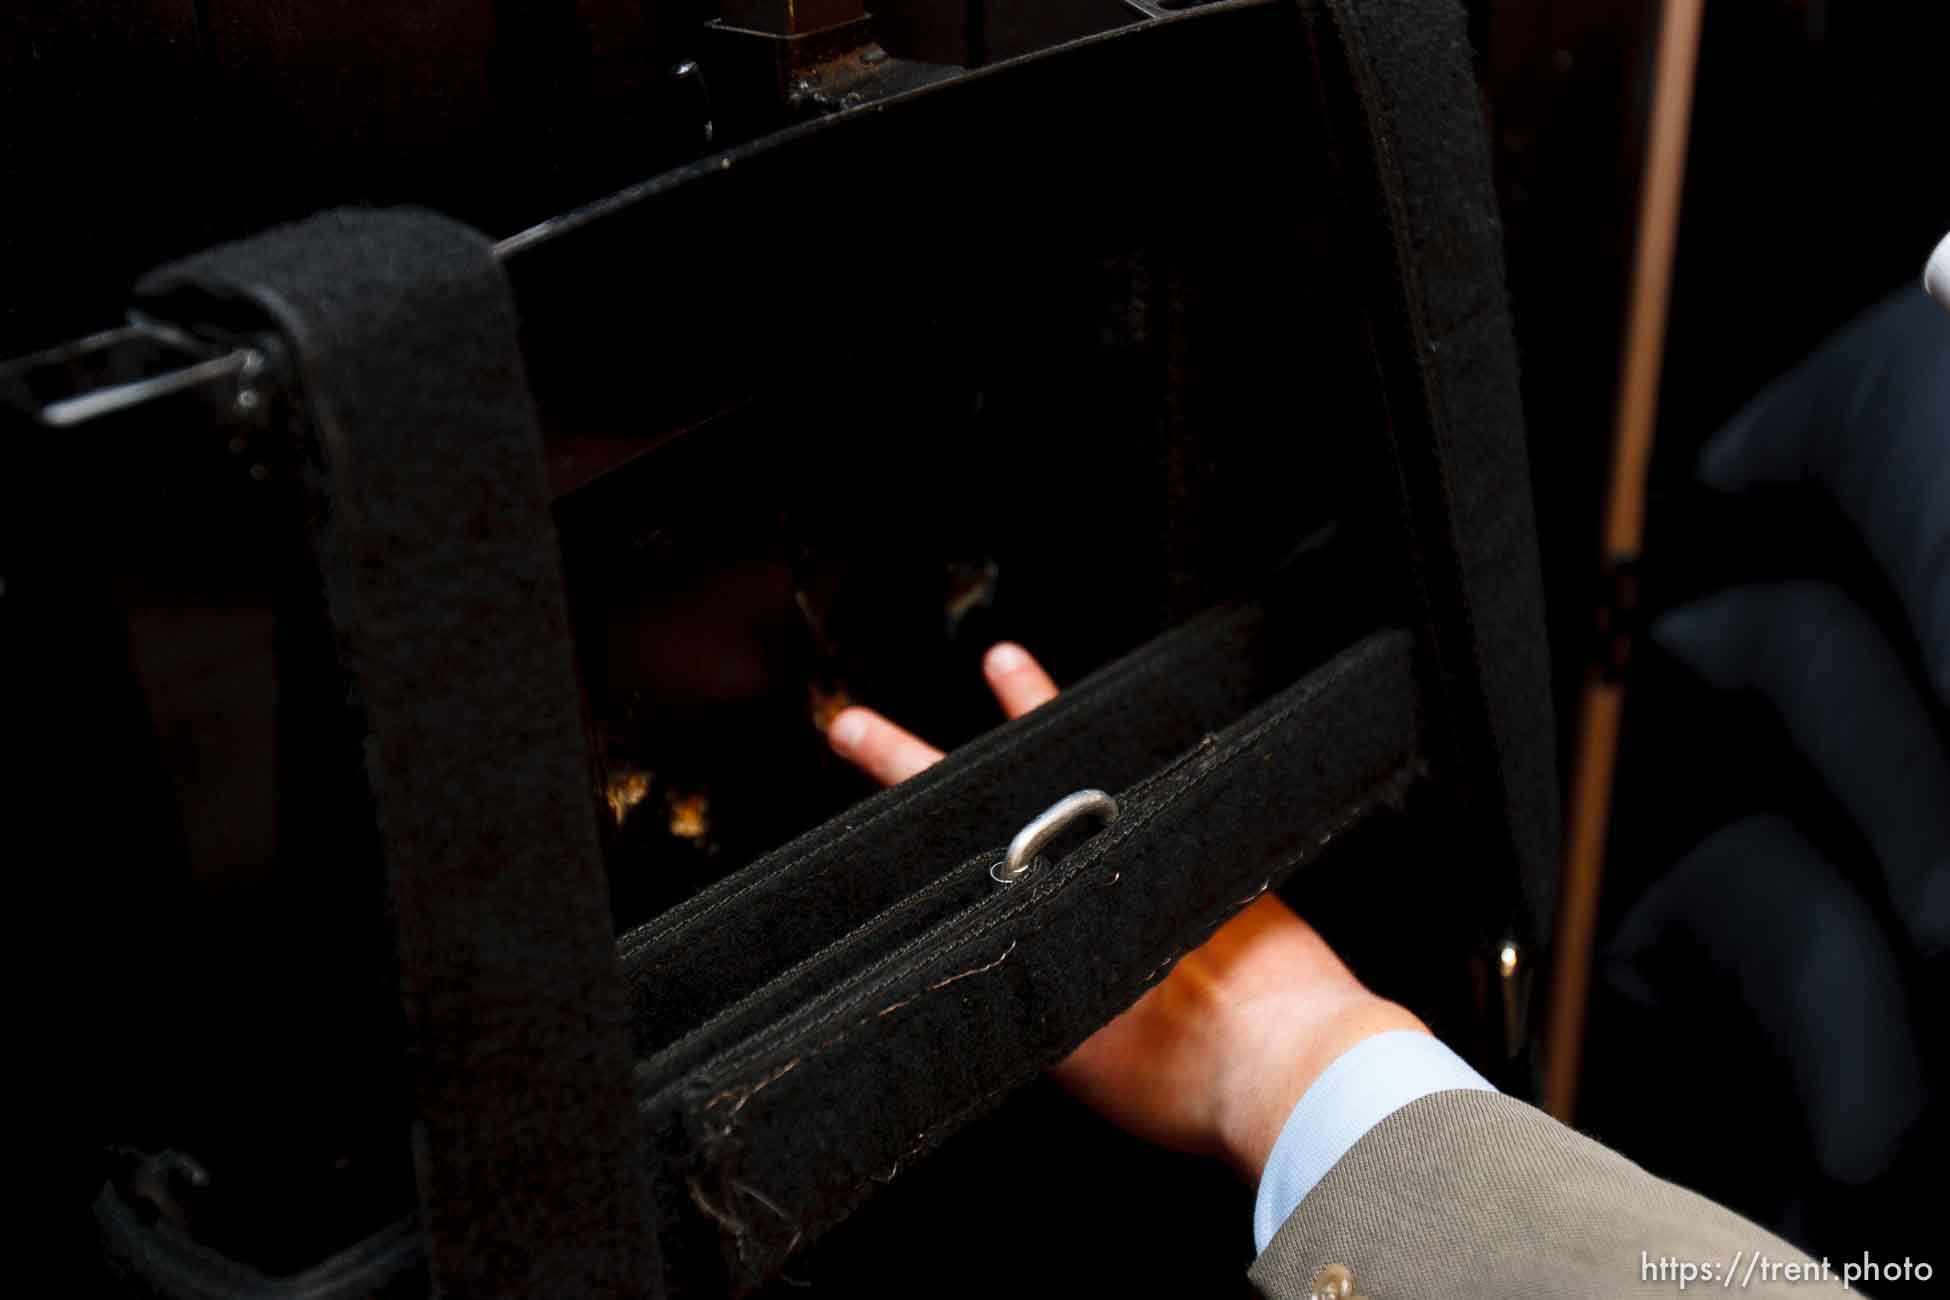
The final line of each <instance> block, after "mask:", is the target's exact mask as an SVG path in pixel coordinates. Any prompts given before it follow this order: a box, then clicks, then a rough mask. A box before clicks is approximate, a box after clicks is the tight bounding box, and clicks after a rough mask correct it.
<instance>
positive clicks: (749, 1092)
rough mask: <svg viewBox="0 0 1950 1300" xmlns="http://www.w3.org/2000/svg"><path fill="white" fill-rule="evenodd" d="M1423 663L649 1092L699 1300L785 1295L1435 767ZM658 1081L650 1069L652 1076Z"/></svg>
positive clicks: (1357, 653) (1347, 678) (1362, 673)
mask: <svg viewBox="0 0 1950 1300" xmlns="http://www.w3.org/2000/svg"><path fill="white" fill-rule="evenodd" d="M1419 701H1420V696H1419V694H1418V692H1417V689H1416V683H1415V670H1414V646H1413V641H1412V639H1411V638H1410V636H1409V635H1408V634H1407V633H1405V632H1401V631H1385V632H1378V633H1375V634H1374V635H1372V636H1370V637H1368V638H1367V639H1366V640H1364V641H1362V642H1361V643H1359V644H1357V645H1355V646H1353V647H1351V648H1349V649H1348V650H1346V651H1345V652H1343V653H1342V654H1340V655H1338V656H1336V657H1335V658H1334V659H1332V660H1331V661H1329V662H1328V663H1327V664H1325V665H1324V666H1322V667H1321V668H1319V669H1317V670H1315V671H1314V672H1312V673H1309V674H1308V675H1307V676H1306V677H1305V678H1304V679H1302V680H1301V681H1300V682H1299V683H1297V684H1296V685H1294V686H1292V687H1290V688H1289V689H1287V690H1286V691H1284V692H1282V693H1281V694H1280V695H1279V696H1277V697H1275V698H1274V699H1273V700H1271V701H1268V702H1267V703H1266V704H1265V705H1264V706H1262V707H1261V708H1260V709H1258V710H1256V711H1255V712H1253V713H1252V714H1250V715H1249V716H1248V717H1246V718H1245V719H1243V720H1242V721H1240V722H1239V723H1237V724H1235V725H1234V726H1232V727H1229V728H1227V729H1226V730H1225V731H1224V732H1222V733H1220V734H1219V735H1217V736H1213V737H1208V738H1207V739H1206V740H1205V742H1204V743H1202V744H1199V745H1196V746H1194V747H1193V748H1192V749H1190V750H1189V751H1188V752H1187V753H1185V754H1184V755H1182V756H1181V757H1180V758H1179V759H1178V760H1177V761H1175V762H1173V763H1171V764H1169V765H1167V766H1166V767H1165V768H1164V769H1163V770H1162V771H1160V772H1157V773H1156V774H1154V775H1152V776H1150V777H1149V778H1147V779H1146V780H1144V781H1141V782H1139V783H1138V784H1136V785H1135V786H1133V787H1132V788H1130V789H1128V790H1125V791H1123V792H1122V793H1121V794H1120V795H1119V803H1120V806H1121V807H1120V812H1119V815H1118V817H1117V819H1116V821H1115V822H1114V823H1113V824H1112V825H1110V826H1109V827H1107V828H1105V829H1104V830H1102V831H1101V832H1100V833H1098V834H1095V835H1093V836H1091V837H1090V838H1089V839H1088V840H1087V841H1085V842H1084V843H1083V844H1082V845H1080V846H1079V847H1077V848H1076V849H1075V850H1074V851H1072V852H1069V853H1067V854H1063V855H1061V856H1060V857H1059V860H1057V861H1054V862H1051V861H1046V860H1038V861H1037V862H1036V863H1035V865H1033V866H1032V867H1031V869H1030V872H1029V874H1028V875H1026V876H1025V877H1024V878H1023V879H1022V880H1021V881H1020V882H1019V883H1017V884H1013V885H1000V884H997V883H995V882H994V881H993V880H992V879H991V878H990V877H989V875H988V870H989V867H990V866H991V865H993V864H994V863H995V862H996V861H997V860H998V859H999V852H997V851H993V850H992V851H988V852H984V853H982V854H980V855H978V856H977V857H976V858H974V859H972V860H970V861H968V862H964V863H962V864H961V865H959V866H957V867H954V868H952V869H951V871H950V873H949V874H950V875H952V876H955V877H964V878H967V880H968V881H969V882H970V883H971V884H972V885H973V889H972V890H971V891H970V892H971V897H972V898H973V901H972V902H970V903H968V904H967V905H966V906H964V907H963V908H962V909H961V910H959V911H958V912H956V913H955V914H954V915H952V916H949V917H947V918H945V919H943V920H941V921H940V922H939V923H937V924H936V925H934V926H932V927H930V928H928V929H927V930H925V931H923V932H921V933H919V934H917V935H915V936H914V937H913V938H912V939H910V940H909V941H908V942H906V943H904V944H901V945H900V946H898V947H896V948H895V949H894V950H892V951H891V952H887V953H885V954H884V955H879V956H878V957H877V958H876V959H874V960H871V961H869V962H868V963H866V964H865V965H861V964H860V962H859V961H858V960H857V957H856V958H855V959H854V960H851V961H849V960H848V958H849V956H851V955H852V954H850V953H849V952H848V951H847V945H844V944H842V945H838V948H839V951H838V952H836V953H835V954H834V955H833V961H832V963H831V965H832V967H833V968H832V969H825V968H824V965H825V963H822V962H815V963H810V964H809V965H808V966H807V967H806V968H803V969H802V970H799V971H794V972H791V973H789V974H788V975H786V976H785V977H783V978H782V980H781V983H782V984H785V985H789V986H793V987H795V988H796V990H797V996H796V997H795V998H793V999H792V1000H791V1005H792V1006H793V1010H792V1011H791V1012H790V1014H787V1015H785V1016H782V1017H778V1018H775V1019H768V1020H765V1021H763V1022H762V1023H759V1024H754V1025H746V1026H744V1028H745V1029H747V1031H748V1032H747V1033H746V1035H745V1037H744V1038H743V1040H742V1041H741V1042H738V1043H737V1044H735V1045H732V1046H730V1047H727V1048H726V1049H725V1050H723V1051H721V1052H719V1053H718V1054H717V1055H716V1056H715V1057H714V1058H713V1059H712V1060H710V1061H708V1062H705V1063H702V1064H701V1065H695V1066H694V1067H693V1068H688V1069H685V1070H683V1071H682V1072H680V1073H675V1074H674V1075H669V1074H667V1075H663V1076H661V1077H648V1078H646V1079H645V1081H644V1082H645V1084H646V1086H647V1087H648V1089H649V1093H648V1096H647V1098H646V1101H645V1107H646V1113H647V1116H648V1120H649V1125H650V1131H651V1134H652V1140H653V1143H654V1144H655V1152H656V1155H657V1158H658V1163H659V1168H660V1171H661V1172H660V1178H659V1185H658V1196H657V1202H658V1212H659V1214H660V1215H662V1216H663V1226H662V1233H661V1235H662V1238H663V1241H664V1244H665V1248H666V1250H667V1251H668V1252H669V1257H670V1261H671V1263H672V1264H673V1266H674V1269H673V1273H674V1279H675V1280H676V1281H677V1282H679V1283H681V1284H682V1286H683V1288H684V1293H685V1294H690V1293H691V1291H692V1290H693V1289H695V1290H696V1292H697V1293H699V1294H711V1293H714V1292H715V1291H717V1290H718V1289H720V1287H721V1286H722V1285H723V1283H722V1281H720V1280H719V1279H718V1278H715V1277H714V1276H713V1275H714V1274H715V1273H716V1272H717V1270H718V1269H722V1270H723V1274H722V1277H723V1278H724V1279H728V1280H729V1283H730V1285H731V1286H732V1288H733V1289H734V1290H744V1289H748V1288H750V1287H751V1286H753V1285H755V1284H757V1283H758V1282H760V1281H762V1280H763V1279H764V1278H765V1277H766V1276H768V1275H769V1274H770V1273H771V1272H773V1271H775V1270H776V1269H777V1267H778V1266H779V1264H780V1263H781V1262H783V1260H784V1259H785V1257H786V1256H787V1255H789V1254H790V1253H791V1251H792V1250H794V1249H795V1248H796V1247H797V1246H799V1245H801V1244H802V1243H803V1242H805V1241H808V1240H811V1239H812V1238H813V1237H815V1236H817V1235H818V1234H819V1233H820V1232H821V1231H823V1230H824V1229H826V1228H828V1227H830V1226H831V1225H832V1224H834V1223H836V1222H838V1221H839V1220H840V1219H842V1218H844V1217H845V1216H846V1215H847V1214H848V1213H849V1212H850V1211H851V1210H852V1209H853V1208H854V1206H856V1205H857V1204H858V1203H859V1202H860V1201H861V1200H863V1199H864V1198H865V1197H866V1196H867V1195H868V1194H869V1193H870V1192H871V1191H872V1190H873V1189H874V1188H876V1187H878V1186H880V1185H882V1184H883V1183H884V1182H886V1181H888V1180H890V1179H891V1178H892V1177H893V1176H894V1174H895V1173H896V1172H898V1170H899V1168H900V1167H901V1166H902V1165H904V1164H905V1163H907V1162H910V1161H912V1160H914V1159H917V1158H919V1157H920V1156H922V1155H923V1154H925V1153H926V1152H927V1151H929V1150H931V1149H933V1148H934V1147H935V1146H937V1145H939V1144H940V1143H941V1142H942V1141H944V1140H945V1139H946V1138H948V1137H949V1136H950V1135H952V1134H953V1133H954V1132H956V1131H957V1130H958V1129H960V1128H961V1127H962V1126H964V1125H966V1124H967V1123H969V1122H970V1121H971V1120H973V1119H974V1118H975V1117H977V1116H978V1115H980V1114H982V1113H983V1112H984V1111H985V1110H986V1109H988V1108H990V1107H992V1106H994V1105H996V1104H997V1103H998V1102H999V1101H1000V1099H1001V1098H1002V1097H1003V1096H1004V1095H1005V1094H1006V1093H1007V1092H1009V1091H1010V1090H1012V1089H1014V1088H1017V1087H1020V1086H1021V1085H1022V1084H1024V1083H1026V1082H1028V1081H1029V1080H1030V1079H1031V1078H1033V1077H1034V1076H1035V1075H1036V1074H1037V1073H1038V1072H1039V1071H1041V1070H1042V1069H1044V1068H1045V1067H1046V1066H1048V1065H1050V1064H1052V1063H1054V1062H1056V1061H1058V1060H1060V1059H1062V1058H1063V1057H1064V1056H1065V1055H1066V1054H1068V1053H1069V1052H1070V1051H1071V1050H1073V1049H1074V1048H1075V1047H1076V1046H1077V1044H1079V1043H1080V1042H1082V1041H1083V1040H1084V1039H1085V1038H1086V1037H1088V1036H1089V1035H1090V1034H1091V1033H1093V1032H1095V1031H1096V1030H1097V1029H1098V1028H1099V1027H1101V1026H1102V1025H1103V1024H1104V1023H1105V1022H1107V1021H1108V1020H1110V1019H1111V1018H1112V1017H1113V1016H1115V1015H1116V1014H1117V1013H1118V1012H1119V1011H1121V1010H1123V1009H1124V1008H1125V1007H1127V1006H1129V1005H1130V1004H1131V1003H1132V1002H1133V1001H1134V1000H1135V999H1136V998H1137V997H1138V996H1139V995H1140V994H1141V993H1142V992H1143V991H1144V990H1145V989H1146V988H1148V987H1149V986H1150V985H1152V984H1153V983H1155V982H1156V981H1158V980H1159V979H1161V978H1163V976H1164V975H1165V973H1166V972H1167V971H1169V970H1170V968H1171V966H1172V964H1173V962H1174V961H1175V960H1176V959H1177V958H1178V957H1179V956H1180V955H1182V954H1183V953H1185V952H1187V951H1189V950H1191V949H1192V948H1195V947H1197V946H1198V945H1199V944H1200V943H1202V942H1204V940H1205V939H1206V938H1207V937H1209V936H1210V935H1211V933H1212V932H1213V931H1214V930H1215V929H1217V928H1218V926H1219V925H1221V924H1222V923H1223V922H1224V921H1226V920H1227V919H1228V918H1229V917H1231V916H1232V915H1234V914H1235V913H1236V912H1238V911H1239V909H1240V908H1241V907H1243V906H1244V905H1245V904H1247V903H1249V902H1251V901H1252V900H1253V899H1254V898H1255V897H1257V896H1258V895H1259V894H1260V893H1262V892H1264V891H1265V890H1267V889H1268V888H1271V887H1272V886H1274V885H1277V884H1278V883H1279V881H1280V880H1281V879H1282V878H1284V876H1285V875H1286V874H1287V873H1288V872H1290V871H1292V870H1293V869H1294V868H1295V867H1297V866H1299V865H1300V864H1302V863H1304V862H1306V861H1308V860H1310V859H1311V858H1313V857H1314V856H1315V855H1317V854H1318V853H1320V852H1321V850H1322V849H1323V848H1324V847H1325V846H1326V845H1327V844H1328V843H1329V842H1330V841H1332V840H1333V839H1334V838H1335V837H1336V836H1337V835H1339V834H1340V833H1341V832H1343V831H1345V830H1346V829H1348V828H1349V827H1351V826H1352V825H1354V824H1355V823H1357V822H1358V821H1360V820H1361V819H1362V818H1364V817H1365V816H1367V815H1368V814H1370V813H1371V812H1373V811H1375V810H1376V809H1378V808H1380V807H1382V806H1385V805H1387V804H1390V803H1392V802H1395V801H1398V800H1399V799H1400V798H1401V796H1402V794H1403V793H1404V791H1405V790H1406V788H1407V785H1408V784H1409V782H1410V781H1412V780H1413V778H1414V776H1415V775H1416V773H1417V772H1418V770H1419V767H1420V758H1419V750H1420V743H1421V727H1420V702H1419ZM652 1064H653V1065H654V1064H655V1063H654V1062H653V1063H652Z"/></svg>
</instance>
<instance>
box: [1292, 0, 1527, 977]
mask: <svg viewBox="0 0 1950 1300" xmlns="http://www.w3.org/2000/svg"><path fill="white" fill-rule="evenodd" d="M1300 9H1301V12H1302V14H1303V15H1305V17H1306V20H1307V23H1308V25H1309V27H1310V29H1311V31H1312V35H1313V57H1314V60H1315V68H1316V71H1317V74H1318V78H1319V86H1320V89H1321V93H1322V97H1323V107H1324V109H1325V111H1326V112H1327V114H1328V116H1329V119H1330V121H1332V123H1333V135H1334V139H1335V143H1336V147H1337V151H1338V153H1339V156H1340V161H1341V164H1342V169H1343V179H1344V180H1345V182H1346V188H1347V203H1348V205H1349V208H1350V213H1349V228H1350V229H1353V230H1365V231H1371V232H1373V237H1374V243H1373V245H1372V246H1370V247H1369V248H1367V249H1364V250H1363V251H1364V253H1366V254H1367V255H1368V256H1370V257H1371V258H1372V263H1373V266H1372V271H1371V273H1370V274H1371V284H1372V289H1371V292H1370V298H1369V301H1370V303H1371V305H1372V306H1371V311H1370V319H1371V323H1372V326H1373V332H1374V338H1373V341H1374V348H1375V359H1376V362H1377V364H1378V368H1379V371H1380V376H1381V381H1382V387H1383V400H1384V409H1383V411H1382V413H1381V414H1382V420H1383V423H1384V426H1385V428H1386V430H1387V436H1388V439H1389V442H1390V445H1391V447H1392V449H1393V451H1394V458H1395V466H1396V469H1397V472H1398V473H1399V475H1400V484H1401V489H1402V492H1403V496H1404V498H1405V501H1406V503H1407V507H1408V508H1407V512H1406V521H1407V524H1408V528H1409V533H1410V537H1411V542H1412V548H1413V561H1414V566H1415V572H1416V578H1417V581H1418V582H1419V584H1420V589H1421V594H1422V598H1423V601H1424V609H1425V613H1426V622H1425V624H1424V625H1423V626H1422V627H1421V628H1420V629H1419V631H1420V632H1421V634H1422V635H1423V637H1424V639H1425V643H1426V645H1427V647H1428V650H1429V651H1430V655H1429V657H1430V660H1431V662H1432V665H1433V668H1434V693H1433V694H1432V696H1431V699H1430V720H1431V721H1430V730H1431V743H1432V750H1431V757H1432V759H1433V760H1434V764H1435V769H1436V772H1437V774H1438V776H1439V777H1441V778H1442V779H1443V782H1444V784H1445V785H1446V786H1447V788H1448V789H1449V790H1450V791H1452V793H1453V795H1454V796H1455V798H1456V800H1457V802H1458V805H1459V808H1460V812H1461V814H1462V816H1463V818H1464V825H1465V827H1466V836H1467V838H1466V844H1467V849H1466V852H1467V853H1468V854H1469V856H1470V858H1471V865H1472V866H1473V867H1475V868H1476V869H1478V871H1479V873H1480V878H1481V879H1482V881H1483V882H1484V889H1483V908H1482V911H1481V913H1480V914H1479V915H1478V916H1477V917H1476V918H1474V920H1475V924H1476V925H1477V926H1479V927H1480V928H1481V929H1482V930H1483V936H1482V937H1483V938H1484V940H1485V941H1488V942H1494V941H1495V940H1496V939H1497V938H1498V937H1499V936H1500V935H1501V934H1502V933H1504V932H1505V928H1506V927H1507V928H1508V933H1509V934H1510V936H1511V937H1514V938H1516V939H1517V940H1519V941H1520V942H1522V943H1523V944H1525V945H1526V946H1527V947H1528V948H1529V949H1530V950H1531V951H1532V952H1533V953H1540V952H1541V949H1542V947H1543V945H1544V944H1545V943H1546V942H1547V939H1548V936H1549V930H1550V918H1551V915H1552V908H1553V905H1554V900H1555V897H1556V885H1557V840H1558V835H1557V784H1556V781H1557V776H1556V766H1555V759H1554V756H1553V750H1554V748H1555V746H1554V735H1553V731H1552V722H1551V713H1550V659H1549V654H1548V650H1547V646H1546V641H1545V636H1544V620H1543V603H1542V602H1543V596H1542V578H1541V574H1540V570H1539V567H1538V560H1537V538H1536V523H1535V519H1534V512H1533V510H1532V506H1531V500H1530V468H1529V463H1528V457H1527V455H1526V452H1525V444H1524V429H1523V413H1522V406H1521V402H1520V395H1519V391H1518V382H1517V365H1516V346H1515V341H1514V335H1513V333H1512V329H1511V323H1510V314H1509V308H1508V304H1507V302H1506V301H1505V295H1504V281H1503V257H1502V245H1501V240H1502V228H1501V224H1500V222H1499V220H1498V216H1497V210H1496V203H1495V197H1494V194H1493V192H1492V190H1491V187H1490V172H1489V150H1488V145H1487V142H1486V140H1485V138H1484V133H1483V126H1482V119H1481V116H1480V114H1479V113H1478V110H1477V99H1476V86H1475V82H1474V79H1473V76H1472V63H1471V60H1470V51H1469V41H1468V36H1467V32H1466V30H1465V21H1464V14H1463V11H1462V9H1461V7H1460V6H1459V5H1456V4H1454V3H1452V0H1415V2H1414V3H1406V2H1404V0H1318V2H1314V0H1305V2H1303V3H1302V4H1301V6H1300ZM1506 890H1507V892H1505V891H1506ZM1536 1001H1537V1002H1538V1003H1541V999H1537V1000H1536Z"/></svg>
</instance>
